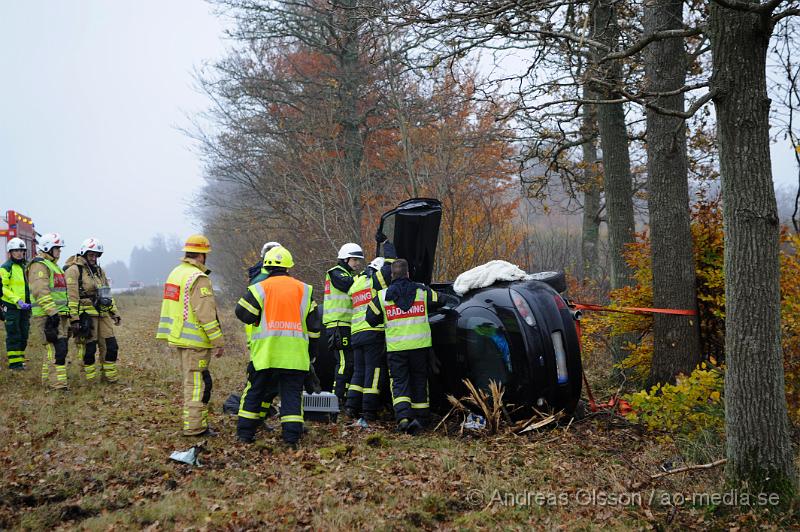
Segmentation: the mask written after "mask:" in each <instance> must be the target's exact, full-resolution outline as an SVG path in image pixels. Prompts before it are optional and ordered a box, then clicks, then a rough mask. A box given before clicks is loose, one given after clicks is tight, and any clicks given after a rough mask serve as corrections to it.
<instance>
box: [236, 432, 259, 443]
mask: <svg viewBox="0 0 800 532" xmlns="http://www.w3.org/2000/svg"><path fill="white" fill-rule="evenodd" d="M236 439H237V440H239V441H240V442H241V443H246V444H248V445H249V444H251V443H255V442H256V439H255V437H253V436H243V435H241V434H237V435H236Z"/></svg>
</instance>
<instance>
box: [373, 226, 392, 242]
mask: <svg viewBox="0 0 800 532" xmlns="http://www.w3.org/2000/svg"><path fill="white" fill-rule="evenodd" d="M387 240H389V238H388V237H387V236H386V235H384V234H383V231H381V230H380V229H378V230H377V231H376V232H375V242H377V243H378V244H383V243H384V242H386V241H387Z"/></svg>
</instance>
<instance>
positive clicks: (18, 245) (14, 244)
mask: <svg viewBox="0 0 800 532" xmlns="http://www.w3.org/2000/svg"><path fill="white" fill-rule="evenodd" d="M18 249H22V250H25V249H28V246H26V245H25V241H24V240H22V239H21V238H12V239H11V240H9V241H8V244H6V251H8V252H9V253H11V252H12V251H16V250H18Z"/></svg>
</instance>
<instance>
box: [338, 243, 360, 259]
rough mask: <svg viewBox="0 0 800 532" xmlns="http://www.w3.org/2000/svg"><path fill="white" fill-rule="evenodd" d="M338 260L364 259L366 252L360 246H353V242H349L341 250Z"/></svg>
mask: <svg viewBox="0 0 800 532" xmlns="http://www.w3.org/2000/svg"><path fill="white" fill-rule="evenodd" d="M336 258H337V259H350V258H353V259H363V258H364V250H363V249H361V246H359V245H358V244H353V243H352V242H348V243H347V244H345V245H344V246H342V247H340V248H339V256H338V257H336Z"/></svg>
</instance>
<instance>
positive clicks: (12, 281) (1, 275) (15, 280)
mask: <svg viewBox="0 0 800 532" xmlns="http://www.w3.org/2000/svg"><path fill="white" fill-rule="evenodd" d="M0 283H2V285H3V297H2V300H3V301H5V302H6V303H9V304H11V305H13V306H14V307H15V308H16V306H17V301H24V302H25V303H30V300H31V296H30V292H29V291H28V281H27V279H26V278H25V263H24V262H23V263H19V262H14V261H13V260H11V259H9V260H8V261H7V262H6V263H5V264H3V265H2V266H0Z"/></svg>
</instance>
